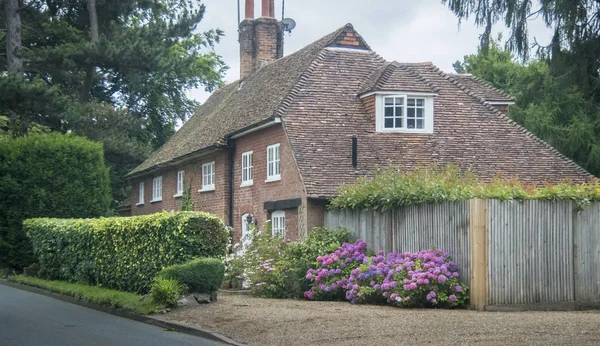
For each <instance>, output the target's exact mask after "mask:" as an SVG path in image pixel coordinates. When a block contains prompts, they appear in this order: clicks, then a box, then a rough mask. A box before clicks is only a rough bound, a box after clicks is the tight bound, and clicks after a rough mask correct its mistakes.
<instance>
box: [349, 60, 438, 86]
mask: <svg viewBox="0 0 600 346" xmlns="http://www.w3.org/2000/svg"><path fill="white" fill-rule="evenodd" d="M425 64H428V65H429V66H431V65H432V64H431V63H425ZM373 91H413V92H416V91H418V92H429V93H433V92H435V90H434V89H433V88H431V87H430V86H428V85H427V83H425V82H424V81H423V80H422V78H421V77H420V76H419V75H418V74H416V73H414V72H412V71H411V70H410V69H409V68H408V65H407V64H400V63H399V62H397V61H392V62H389V63H386V64H384V65H383V66H382V67H380V68H379V69H378V70H377V71H376V72H375V73H373V74H372V75H371V77H369V78H368V79H367V81H366V82H365V83H364V85H363V87H362V88H361V89H360V91H359V94H364V93H367V92H373Z"/></svg>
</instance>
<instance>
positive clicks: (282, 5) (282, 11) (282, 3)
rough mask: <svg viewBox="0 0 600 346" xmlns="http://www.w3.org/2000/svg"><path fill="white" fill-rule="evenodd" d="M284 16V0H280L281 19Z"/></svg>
mask: <svg viewBox="0 0 600 346" xmlns="http://www.w3.org/2000/svg"><path fill="white" fill-rule="evenodd" d="M284 18H285V0H281V20H283V19H284Z"/></svg>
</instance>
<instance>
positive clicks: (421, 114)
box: [417, 108, 425, 118]
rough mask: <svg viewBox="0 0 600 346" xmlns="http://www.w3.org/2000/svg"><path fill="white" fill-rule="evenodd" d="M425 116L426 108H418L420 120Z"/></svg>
mask: <svg viewBox="0 0 600 346" xmlns="http://www.w3.org/2000/svg"><path fill="white" fill-rule="evenodd" d="M424 116H425V109H424V108H417V117H418V118H423V117H424Z"/></svg>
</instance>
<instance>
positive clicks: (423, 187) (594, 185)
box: [330, 165, 600, 210]
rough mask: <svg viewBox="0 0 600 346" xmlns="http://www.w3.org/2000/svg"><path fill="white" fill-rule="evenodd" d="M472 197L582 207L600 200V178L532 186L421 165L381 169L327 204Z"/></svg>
mask: <svg viewBox="0 0 600 346" xmlns="http://www.w3.org/2000/svg"><path fill="white" fill-rule="evenodd" d="M472 198H484V199H486V198H487V199H498V200H528V199H540V200H573V201H575V202H577V204H578V208H579V209H581V208H583V207H584V206H586V205H588V204H589V203H590V202H593V201H600V182H598V181H591V182H589V183H587V184H572V183H570V182H563V183H560V184H556V185H550V184H545V185H543V186H535V185H531V184H528V183H524V182H520V181H517V180H514V179H502V178H500V177H497V178H495V179H493V180H492V181H491V182H489V183H484V182H481V181H479V180H478V179H477V177H475V175H474V174H473V173H472V172H471V171H466V172H461V170H460V168H459V167H457V166H452V165H449V166H446V167H438V166H431V167H421V168H418V169H415V170H413V171H410V172H399V171H395V170H392V169H387V170H382V171H379V172H378V173H376V174H375V176H374V177H373V178H360V179H358V180H357V181H356V182H354V183H353V184H349V185H344V186H342V187H341V188H340V190H339V193H338V196H337V197H336V198H334V199H333V200H332V202H331V204H330V208H332V209H353V208H360V209H366V210H385V209H390V208H397V207H401V206H404V205H413V204H421V203H440V202H449V201H457V200H468V199H472Z"/></svg>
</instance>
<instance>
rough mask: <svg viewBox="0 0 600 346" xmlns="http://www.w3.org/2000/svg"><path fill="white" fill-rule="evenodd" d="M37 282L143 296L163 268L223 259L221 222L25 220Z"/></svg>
mask: <svg viewBox="0 0 600 346" xmlns="http://www.w3.org/2000/svg"><path fill="white" fill-rule="evenodd" d="M23 228H24V229H25V230H26V232H27V235H28V236H29V238H30V239H31V242H32V244H33V248H34V252H35V254H36V256H37V257H38V260H39V263H40V276H42V277H46V278H49V279H53V280H64V281H71V282H83V283H86V284H90V285H99V286H105V287H109V288H114V289H118V290H121V291H129V292H138V293H147V292H148V291H149V290H150V287H151V286H152V280H153V279H154V277H155V276H156V274H157V273H158V272H159V271H160V270H161V269H162V268H164V267H167V266H170V265H173V264H179V263H184V262H186V261H189V260H191V259H193V258H196V257H221V256H224V255H225V251H226V247H227V242H228V235H227V231H226V229H225V225H224V224H223V222H222V221H221V220H220V219H219V218H218V217H216V216H214V215H211V214H208V213H202V212H163V213H158V214H152V215H144V216H134V217H113V218H100V219H29V220H26V221H25V222H24V223H23Z"/></svg>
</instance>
